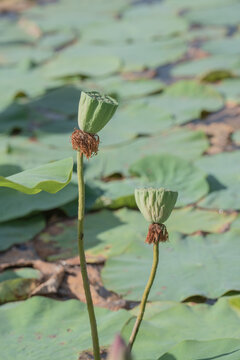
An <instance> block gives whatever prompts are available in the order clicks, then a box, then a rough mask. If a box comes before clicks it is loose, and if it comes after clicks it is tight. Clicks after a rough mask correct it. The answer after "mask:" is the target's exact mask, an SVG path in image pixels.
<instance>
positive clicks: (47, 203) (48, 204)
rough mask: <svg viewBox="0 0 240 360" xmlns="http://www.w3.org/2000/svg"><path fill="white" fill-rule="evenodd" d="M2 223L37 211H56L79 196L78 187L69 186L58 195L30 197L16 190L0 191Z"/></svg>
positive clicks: (43, 193) (44, 194)
mask: <svg viewBox="0 0 240 360" xmlns="http://www.w3.org/2000/svg"><path fill="white" fill-rule="evenodd" d="M0 196H1V205H0V222H5V221H8V220H12V219H17V218H19V217H23V216H25V215H29V214H31V213H33V212H35V211H42V210H49V209H55V208H57V207H59V206H61V205H64V204H66V203H68V202H70V201H72V200H74V199H75V198H76V196H77V187H76V186H75V185H73V184H70V185H68V186H67V187H66V188H64V189H62V190H61V191H60V192H58V193H56V194H51V195H50V194H48V193H46V192H41V193H40V194H36V195H33V196H31V195H28V194H23V193H20V192H18V191H17V190H14V189H7V190H6V189H3V188H2V189H0Z"/></svg>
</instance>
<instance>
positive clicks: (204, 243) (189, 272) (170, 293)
mask: <svg viewBox="0 0 240 360" xmlns="http://www.w3.org/2000/svg"><path fill="white" fill-rule="evenodd" d="M169 229H170V226H169ZM170 234H171V233H170ZM238 238H239V231H229V232H227V233H225V234H217V235H215V234H212V235H208V236H207V237H201V236H195V237H186V238H182V237H181V236H175V237H174V236H173V237H172V238H171V243H169V244H163V245H162V246H161V248H160V261H159V268H158V273H157V278H156V280H155V283H154V285H153V288H152V291H151V293H150V296H149V299H150V300H155V301H157V300H158V299H161V300H174V301H183V300H185V299H187V298H190V297H192V296H194V295H198V296H202V297H205V298H217V297H219V296H221V295H223V294H224V293H226V292H228V291H230V290H233V289H235V290H239V288H240V283H239V280H238V277H237V276H236V277H234V276H233V274H232V273H230V272H229V271H228V269H229V267H230V266H233V263H235V266H237V256H236V253H237V252H238V246H239V245H238ZM151 263H152V249H151V247H148V246H147V245H146V244H144V243H143V242H136V241H135V242H134V243H132V246H131V247H130V246H129V248H127V249H125V251H124V253H122V254H121V255H119V256H114V257H111V258H110V259H109V260H108V261H107V262H106V265H105V267H104V269H103V273H102V276H103V283H104V285H105V286H106V287H107V288H108V289H111V290H112V291H115V292H117V293H118V294H121V295H122V296H123V297H124V298H125V299H131V300H136V299H139V298H140V297H141V294H142V292H143V284H144V283H145V281H147V278H148V275H149V271H150V268H151ZM136 274H138V276H137V278H136ZM143 279H144V281H143Z"/></svg>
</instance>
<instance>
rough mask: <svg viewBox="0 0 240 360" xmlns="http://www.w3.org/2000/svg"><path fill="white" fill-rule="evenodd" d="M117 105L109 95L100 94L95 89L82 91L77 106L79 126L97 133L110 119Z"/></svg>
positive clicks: (85, 130)
mask: <svg viewBox="0 0 240 360" xmlns="http://www.w3.org/2000/svg"><path fill="white" fill-rule="evenodd" d="M117 107H118V103H117V101H116V100H114V99H113V98H111V97H110V96H105V95H104V96H102V95H100V94H99V93H98V92H97V91H92V92H84V91H82V92H81V97H80V101H79V107H78V125H79V128H80V129H81V130H82V131H84V132H87V133H90V134H97V133H98V132H99V131H100V130H101V129H102V128H103V127H104V126H105V125H106V124H107V123H108V122H109V120H111V118H112V117H113V115H114V113H115V111H116V110H117Z"/></svg>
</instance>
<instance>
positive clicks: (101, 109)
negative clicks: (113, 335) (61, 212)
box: [71, 91, 118, 360]
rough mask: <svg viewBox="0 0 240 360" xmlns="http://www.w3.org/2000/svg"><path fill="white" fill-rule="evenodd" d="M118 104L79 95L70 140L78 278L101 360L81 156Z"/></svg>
mask: <svg viewBox="0 0 240 360" xmlns="http://www.w3.org/2000/svg"><path fill="white" fill-rule="evenodd" d="M117 107H118V103H117V102H116V101H115V100H114V99H113V98H111V97H110V96H102V95H100V94H99V93H98V92H96V91H94V92H82V93H81V97H80V102H79V109H78V125H79V128H80V129H75V130H74V132H73V133H72V136H71V141H72V147H73V149H74V150H76V151H77V177H78V247H79V257H80V265H81V274H82V280H83V286H84V292H85V297H86V302H87V309H88V314H89V320H90V326H91V334H92V342H93V355H94V359H95V360H100V349H99V340H98V331H97V322H96V317H95V312H94V307H93V301H92V296H91V291H90V286H89V279H88V274H87V266H86V257H85V252H84V236H83V234H84V231H83V230H84V210H85V188H84V177H83V156H84V155H85V156H86V158H87V159H89V158H91V156H93V155H96V154H97V152H98V145H99V136H98V135H97V133H98V132H99V131H100V130H101V129H102V128H103V127H104V126H105V125H106V124H107V123H108V122H109V120H110V119H111V118H112V116H113V115H114V113H115V111H116V109H117Z"/></svg>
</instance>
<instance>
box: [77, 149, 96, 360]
mask: <svg viewBox="0 0 240 360" xmlns="http://www.w3.org/2000/svg"><path fill="white" fill-rule="evenodd" d="M77 175H78V248H79V257H80V265H81V274H82V280H83V287H84V291H85V297H86V302H87V308H88V315H89V320H90V325H91V333H92V343H93V354H94V359H95V360H100V349H99V341H98V331H97V322H96V318H95V313H94V307H93V301H92V296H91V292H90V286H89V280H88V274H87V266H86V258H85V252H84V241H83V225H84V210H85V189H84V179H83V154H82V153H80V152H79V151H78V152H77Z"/></svg>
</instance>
